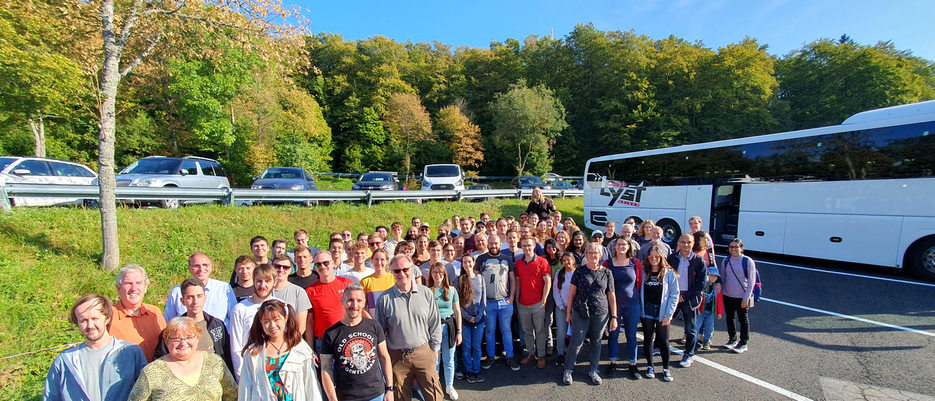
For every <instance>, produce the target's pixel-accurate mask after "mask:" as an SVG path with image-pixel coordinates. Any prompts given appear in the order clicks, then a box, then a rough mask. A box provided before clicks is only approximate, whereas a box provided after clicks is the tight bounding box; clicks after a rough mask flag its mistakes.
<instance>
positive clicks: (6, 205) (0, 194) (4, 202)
mask: <svg viewBox="0 0 935 401" xmlns="http://www.w3.org/2000/svg"><path fill="white" fill-rule="evenodd" d="M0 208H2V209H3V211H4V212H6V213H10V212H12V211H13V208H12V207H11V206H10V198H9V197H8V195H7V192H6V188H5V187H0Z"/></svg>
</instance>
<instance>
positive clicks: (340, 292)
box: [305, 251, 353, 352]
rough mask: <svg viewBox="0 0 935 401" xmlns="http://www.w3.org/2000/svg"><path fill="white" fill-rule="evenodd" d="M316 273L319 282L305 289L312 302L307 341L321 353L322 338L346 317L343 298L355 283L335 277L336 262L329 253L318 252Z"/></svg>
mask: <svg viewBox="0 0 935 401" xmlns="http://www.w3.org/2000/svg"><path fill="white" fill-rule="evenodd" d="M315 271H317V272H318V281H317V282H315V283H313V284H312V285H310V286H308V288H306V289H305V292H307V293H308V299H309V300H310V301H312V309H309V314H308V320H307V323H306V324H307V326H306V329H305V341H307V342H308V343H309V344H312V345H314V346H315V352H321V337H322V336H324V335H325V330H328V328H329V327H331V326H332V325H334V324H335V323H337V322H338V321H340V320H341V318H343V317H344V306H343V305H342V304H341V297H343V296H344V289H345V288H347V285H348V284H351V283H353V281H351V279H349V278H346V277H338V276H335V275H334V261H333V260H332V259H331V252H329V251H318V253H316V254H315Z"/></svg>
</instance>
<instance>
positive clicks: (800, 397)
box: [636, 298, 812, 401]
mask: <svg viewBox="0 0 935 401" xmlns="http://www.w3.org/2000/svg"><path fill="white" fill-rule="evenodd" d="M761 299H762V298H761ZM636 337H637V338H638V339H639V340H640V341H643V334H641V333H637V334H636ZM669 351H670V352H672V353H673V354H675V355H682V350H680V349H677V348H675V347H669ZM694 359H695V362H698V363H701V364H703V365H708V366H710V367H712V368H715V369H717V370H720V371H721V372H724V373H727V374H729V375H731V376H734V377H737V378H738V379H742V380H746V381H748V382H750V383H753V384H756V385H757V386H760V387H763V388H765V389H767V390H770V391H772V392H774V393H776V394H780V395H784V396H786V397H789V398H791V399H793V400H797V401H812V399H811V398H808V397H805V396H803V395H800V394H796V393H793V392H791V391H789V390H786V389H784V388H782V387H779V386H777V385H775V384H772V383H767V382H765V381H763V380H760V379H757V378H755V377H753V376H750V375H748V374H746V373H743V372H741V371H738V370H735V369H731V368H729V367H727V366H724V365H721V364H719V363H717V362H714V361H712V360H710V359H705V358H702V357H700V356H697V355H696V356H695V358H694ZM676 363H677V362H676Z"/></svg>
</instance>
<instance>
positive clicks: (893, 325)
mask: <svg viewBox="0 0 935 401" xmlns="http://www.w3.org/2000/svg"><path fill="white" fill-rule="evenodd" d="M760 301H766V302H772V303H776V304H780V305H785V306H790V307H793V308H798V309H804V310H807V311H812V312H818V313H824V314H826V315H831V316H837V317H842V318H845V319H851V320H856V321H858V322H864V323H870V324H875V325H877V326H883V327H889V328H891V329H896V330H902V331H908V332H910V333H916V334H922V335H926V336H930V337H935V333H932V332H928V331H923V330H917V329H913V328H910V327H903V326H897V325H895V324H889V323H883V322H878V321H876V320H870V319H864V318H862V317H857V316H851V315H845V314H843V313H837V312H831V311H827V310H824V309H817V308H810V307H808V306H802V305H796V304H793V303H789V302H783V301H777V300H775V299H770V298H760Z"/></svg>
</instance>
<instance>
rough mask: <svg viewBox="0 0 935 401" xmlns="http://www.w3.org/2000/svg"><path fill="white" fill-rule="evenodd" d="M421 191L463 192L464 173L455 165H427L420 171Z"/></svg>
mask: <svg viewBox="0 0 935 401" xmlns="http://www.w3.org/2000/svg"><path fill="white" fill-rule="evenodd" d="M422 190H423V191H430V190H459V191H463V190H464V173H463V172H462V171H461V166H459V165H457V164H428V165H426V166H425V169H423V171H422Z"/></svg>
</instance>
